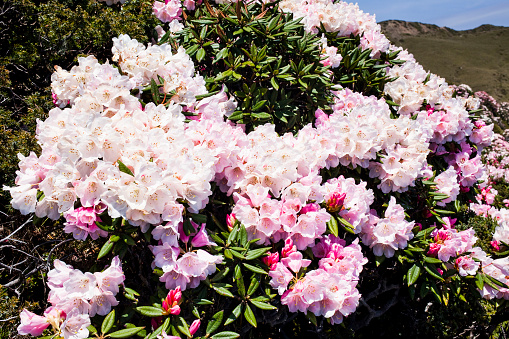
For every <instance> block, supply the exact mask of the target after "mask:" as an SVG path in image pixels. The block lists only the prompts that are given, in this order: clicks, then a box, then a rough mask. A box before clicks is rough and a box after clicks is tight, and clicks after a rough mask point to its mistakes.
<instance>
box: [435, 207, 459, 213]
mask: <svg viewBox="0 0 509 339" xmlns="http://www.w3.org/2000/svg"><path fill="white" fill-rule="evenodd" d="M434 211H435V212H437V213H440V214H456V212H454V211H448V210H440V209H437V208H435V209H434Z"/></svg>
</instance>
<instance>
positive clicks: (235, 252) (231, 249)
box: [230, 248, 246, 260]
mask: <svg viewBox="0 0 509 339" xmlns="http://www.w3.org/2000/svg"><path fill="white" fill-rule="evenodd" d="M230 252H231V253H232V254H233V256H235V257H237V258H239V259H242V260H244V259H246V257H245V256H244V255H242V254H240V253H239V252H237V251H235V250H234V249H233V248H230Z"/></svg>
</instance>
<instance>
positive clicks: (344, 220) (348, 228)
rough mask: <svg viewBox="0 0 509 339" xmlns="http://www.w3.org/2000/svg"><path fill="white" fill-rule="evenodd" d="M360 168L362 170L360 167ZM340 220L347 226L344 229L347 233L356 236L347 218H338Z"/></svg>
mask: <svg viewBox="0 0 509 339" xmlns="http://www.w3.org/2000/svg"><path fill="white" fill-rule="evenodd" d="M359 168H360V167H359ZM338 220H339V222H340V223H342V224H343V226H345V227H344V229H345V231H347V232H349V233H352V234H354V227H353V225H352V224H350V223H349V222H348V220H346V219H345V218H343V217H338Z"/></svg>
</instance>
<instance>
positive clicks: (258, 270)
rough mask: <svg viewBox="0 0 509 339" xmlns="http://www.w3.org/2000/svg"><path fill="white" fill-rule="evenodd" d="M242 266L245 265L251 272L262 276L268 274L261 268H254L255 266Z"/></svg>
mask: <svg viewBox="0 0 509 339" xmlns="http://www.w3.org/2000/svg"><path fill="white" fill-rule="evenodd" d="M242 265H244V266H245V267H246V268H247V269H248V270H250V271H251V272H255V273H260V274H268V273H267V272H265V271H264V270H263V269H261V268H259V267H256V266H253V265H249V264H246V263H242Z"/></svg>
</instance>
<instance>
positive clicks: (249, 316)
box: [244, 305, 258, 327]
mask: <svg viewBox="0 0 509 339" xmlns="http://www.w3.org/2000/svg"><path fill="white" fill-rule="evenodd" d="M244 318H246V320H247V321H248V322H249V323H250V324H251V325H252V326H253V327H256V326H258V324H257V323H256V317H255V315H254V313H253V310H252V309H251V307H249V305H246V309H245V310H244Z"/></svg>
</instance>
